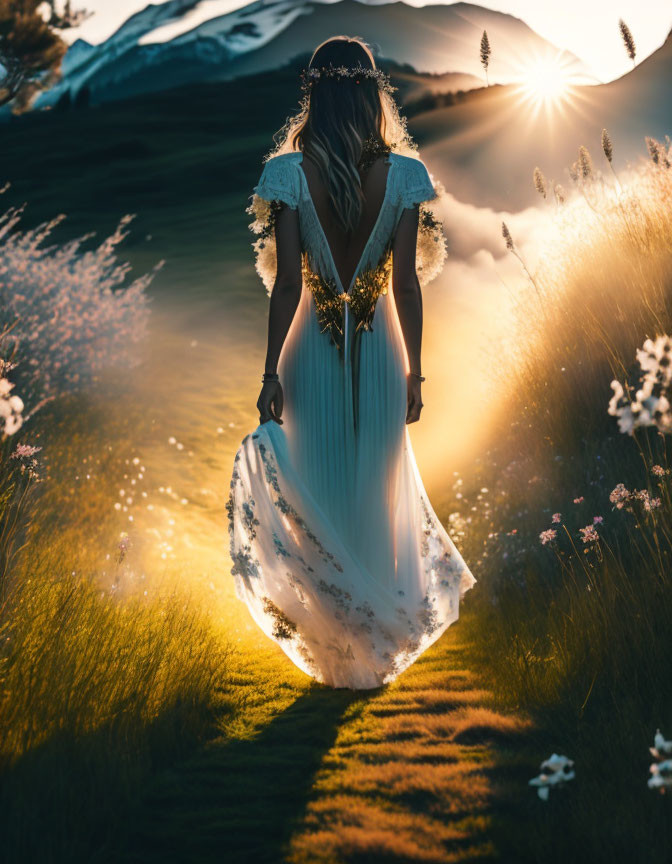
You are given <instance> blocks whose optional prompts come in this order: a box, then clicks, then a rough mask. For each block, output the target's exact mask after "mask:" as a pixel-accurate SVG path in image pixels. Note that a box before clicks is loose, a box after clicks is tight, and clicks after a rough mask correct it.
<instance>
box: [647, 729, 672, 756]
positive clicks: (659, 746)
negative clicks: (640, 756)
mask: <svg viewBox="0 0 672 864" xmlns="http://www.w3.org/2000/svg"><path fill="white" fill-rule="evenodd" d="M649 752H650V753H651V755H652V756H653V757H654V759H661V758H662V755H661V754H663V753H665V754H672V741H666V740H665V736H664V735H663V734H662V732H661V731H660V729H656V734H655V736H654V739H653V747H650V748H649Z"/></svg>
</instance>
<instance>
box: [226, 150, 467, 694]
mask: <svg viewBox="0 0 672 864" xmlns="http://www.w3.org/2000/svg"><path fill="white" fill-rule="evenodd" d="M301 160H302V154H301V153H300V152H293V153H286V154H283V155H279V156H275V157H273V158H272V159H270V160H269V161H268V162H266V164H265V166H264V170H263V173H262V176H261V179H260V182H259V184H258V185H257V186H256V187H255V194H256V200H257V201H261V202H262V203H263V202H277V201H281V202H284V203H285V204H287V205H288V206H289V207H292V208H295V209H298V213H299V223H300V232H301V243H302V248H303V250H304V253H305V256H306V260H307V261H308V262H309V264H310V267H311V269H312V271H314V272H316V273H318V274H320V275H321V276H323V277H325V279H327V280H329V284H330V285H331V286H332V287H334V288H335V290H336V292H337V294H339V295H342V294H343V292H344V291H347V292H351V291H352V290H353V289H354V288H355V287H356V285H357V283H356V279H357V276H358V274H360V273H363V272H365V271H366V270H367V269H370V268H375V267H376V266H377V265H378V264H379V262H380V261H381V260H382V258H383V257H384V255H385V254H386V253H389V249H390V246H391V241H392V240H393V238H394V234H395V231H396V227H397V225H398V222H399V219H400V217H401V215H402V212H403V209H404V208H405V207H412V206H414V205H416V204H420V203H421V202H424V201H429V200H431V199H433V198H435V197H436V191H435V188H434V186H433V184H432V181H431V179H430V177H429V174H428V172H427V169H426V168H425V166H424V164H423V163H422V162H421V161H420V160H419V159H416V158H414V157H411V156H402V155H400V154H396V153H390V154H389V156H388V157H387V161H388V163H389V169H388V174H387V185H386V191H385V196H384V200H383V204H382V206H381V209H380V212H379V215H378V218H377V221H376V223H375V227H374V229H373V231H372V232H371V235H370V237H369V239H368V241H367V244H366V247H365V248H364V251H363V254H362V256H361V260H360V262H359V265H358V267H357V269H356V271H355V275H354V276H353V280H352V283H351V284H350V285H349V286H342V285H341V284H340V281H339V276H338V272H337V270H336V266H335V264H334V260H333V257H332V255H331V251H330V249H329V246H328V244H327V240H326V236H325V234H324V231H323V229H322V226H321V225H320V222H319V219H318V216H317V212H316V210H315V207H314V205H313V201H312V199H311V196H310V192H309V189H308V184H307V181H306V177H305V173H304V171H303V168H302V167H301ZM250 212H252V211H250ZM268 242H271V243H272V242H273V238H270V241H268ZM441 242H442V243H443V241H441ZM261 245H262V246H263V245H264V244H263V243H262V244H261ZM442 260H443V259H441V261H442ZM420 266H421V265H420ZM342 308H343V318H342V324H343V329H342V335H343V344H342V345H341V346H340V347H337V346H336V345H334V343H333V341H332V340H331V338H330V335H329V333H327V332H325V331H324V329H323V328H322V327H321V326H320V322H319V320H318V315H317V311H318V310H316V300H315V297H314V296H313V292H312V291H311V290H310V289H309V287H308V286H307V284H306V279H305V276H304V283H303V288H302V293H301V298H300V301H299V305H298V308H297V311H296V314H295V317H294V320H293V322H292V325H291V328H290V330H289V333H288V335H287V338H286V340H285V344H284V346H283V349H282V352H281V355H280V359H279V365H278V372H279V375H280V381H281V383H282V386H283V391H284V413H283V420H284V424H283V425H282V426H280V425H278V424H277V423H275V422H274V421H272V420H271V421H269V422H267V423H264V424H262V425H260V426H258V427H257V429H255V430H254V431H253V432H251V433H250V434H249V435H247V436H246V437H245V439H244V440H243V442H242V444H241V446H240V449H239V450H238V452H237V454H236V457H235V462H234V470H233V476H232V479H231V490H230V498H229V504H228V512H229V537H230V551H231V558H232V562H233V567H232V574H233V576H234V579H235V587H236V594H237V596H238V597H239V598H240V599H241V600H243V601H244V602H245V603H246V604H247V607H248V608H249V611H250V613H251V614H252V617H253V618H254V620H255V621H256V623H257V624H258V625H259V627H260V628H261V629H262V630H263V631H264V633H266V634H267V635H268V636H269V637H270V638H272V639H274V640H275V641H276V642H277V643H278V644H279V645H280V646H281V647H282V649H283V650H284V651H285V653H286V654H287V655H288V656H289V657H290V658H291V659H292V661H293V662H294V663H295V664H296V665H297V666H299V667H300V668H301V669H303V670H304V671H305V672H307V673H308V674H309V675H311V676H313V677H314V678H315V679H317V680H318V681H320V682H323V683H325V684H328V685H331V686H333V687H349V688H355V689H367V688H373V687H378V686H380V685H382V684H384V683H386V682H389V681H391V680H392V679H394V678H395V677H396V676H397V675H399V673H400V672H402V671H403V670H404V669H405V668H406V667H408V666H409V665H410V664H411V663H412V662H413V661H414V660H415V659H416V658H417V657H418V656H419V655H420V654H421V653H422V652H423V651H424V650H425V649H426V648H428V647H429V645H431V644H432V643H433V642H434V641H435V640H436V639H438V637H439V636H441V634H442V633H443V632H444V631H445V630H446V628H447V627H448V626H449V625H450V624H451V623H453V622H454V621H455V620H456V619H457V618H458V614H459V601H460V599H461V596H462V595H463V594H464V593H465V592H466V591H467V590H468V589H469V588H471V586H472V585H473V584H474V582H475V579H474V577H473V576H472V574H471V573H470V571H469V570H468V568H467V567H466V565H465V563H464V561H463V559H462V557H461V555H460V554H459V552H458V551H457V549H456V547H455V545H454V544H453V542H452V541H451V539H450V537H449V536H448V534H447V533H446V531H445V530H444V528H443V526H442V525H441V523H440V521H439V519H438V518H437V516H436V515H435V513H434V511H433V510H432V507H431V505H430V502H429V500H428V498H427V494H426V492H425V489H424V487H423V484H422V480H421V478H420V475H419V472H418V468H417V465H416V462H415V458H414V455H413V450H412V448H411V442H410V439H409V435H408V429H407V426H406V423H405V417H406V363H407V361H406V352H405V348H404V343H403V337H402V334H401V329H400V326H399V320H398V317H397V313H396V309H395V306H394V298H393V295H392V292H391V291H390V292H386V293H382V294H380V296H378V297H377V302H376V303H375V311H374V313H373V318H372V321H371V327H370V329H364V330H360V331H359V333H357V336H356V338H355V330H356V321H355V319H354V316H353V314H352V313H351V312H350V311H349V303H348V302H343V303H342ZM353 348H354V350H353Z"/></svg>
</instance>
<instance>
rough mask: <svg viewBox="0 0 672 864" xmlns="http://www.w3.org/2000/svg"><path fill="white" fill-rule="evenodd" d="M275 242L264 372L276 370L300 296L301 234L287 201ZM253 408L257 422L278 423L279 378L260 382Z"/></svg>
mask: <svg viewBox="0 0 672 864" xmlns="http://www.w3.org/2000/svg"><path fill="white" fill-rule="evenodd" d="M275 244H276V254H277V262H278V266H277V273H276V277H275V282H274V283H273V290H272V291H271V301H270V305H269V312H268V347H267V351H266V365H265V367H264V371H265V374H268V375H274V374H277V371H278V360H279V359H280V352H281V351H282V346H283V345H284V343H285V339H286V338H287V333H288V332H289V328H290V326H291V324H292V321H293V320H294V314H295V313H296V309H297V306H298V305H299V300H300V298H301V235H300V231H299V213H298V210H293V209H292V208H291V207H288V206H287V205H283V207H282V208H281V209H280V211H279V212H278V214H277V216H276V220H275ZM257 408H258V410H259V422H260V423H266V422H267V421H268V420H275V422H276V423H280V424H282V420H281V419H280V418H281V416H282V408H283V393H282V385H281V383H280V381H265V382H264V384H263V386H262V388H261V393H260V394H259V399H258V400H257Z"/></svg>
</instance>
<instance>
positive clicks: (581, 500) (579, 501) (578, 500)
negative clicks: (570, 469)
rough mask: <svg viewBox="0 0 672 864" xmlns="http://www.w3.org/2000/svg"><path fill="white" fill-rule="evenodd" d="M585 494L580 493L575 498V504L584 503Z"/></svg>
mask: <svg viewBox="0 0 672 864" xmlns="http://www.w3.org/2000/svg"><path fill="white" fill-rule="evenodd" d="M583 500H584V499H583V495H580V496H579V497H578V498H575V499H574V504H583Z"/></svg>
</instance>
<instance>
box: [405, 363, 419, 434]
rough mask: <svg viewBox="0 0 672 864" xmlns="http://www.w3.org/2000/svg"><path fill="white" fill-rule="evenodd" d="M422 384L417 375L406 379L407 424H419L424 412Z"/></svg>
mask: <svg viewBox="0 0 672 864" xmlns="http://www.w3.org/2000/svg"><path fill="white" fill-rule="evenodd" d="M421 387H422V382H421V381H420V379H419V378H418V377H417V376H416V375H409V376H408V377H407V378H406V422H407V423H417V421H418V420H419V419H420V412H421V411H422V395H421Z"/></svg>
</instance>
